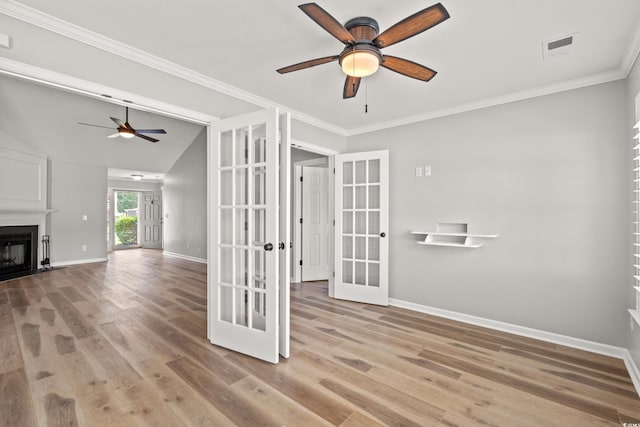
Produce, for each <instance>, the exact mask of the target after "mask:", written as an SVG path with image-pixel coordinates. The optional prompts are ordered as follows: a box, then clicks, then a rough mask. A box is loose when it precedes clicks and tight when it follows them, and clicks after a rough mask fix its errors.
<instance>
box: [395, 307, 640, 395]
mask: <svg viewBox="0 0 640 427" xmlns="http://www.w3.org/2000/svg"><path fill="white" fill-rule="evenodd" d="M389 305H392V306H394V307H400V308H406V309H407V310H412V311H418V312H420V313H426V314H431V315H433V316H438V317H444V318H446V319H451V320H457V321H459V322H464V323H469V324H472V325H476V326H482V327H485V328H489V329H494V330H498V331H502V332H508V333H510V334H514V335H520V336H523V337H528V338H534V339H538V340H542V341H547V342H551V343H554V344H560V345H564V346H567V347H572V348H577V349H579V350H585V351H590V352H592V353H597V354H602V355H604V356H610V357H615V358H617V359H622V360H623V361H624V363H625V366H626V367H627V371H628V372H629V376H630V377H631V380H632V381H633V385H634V386H635V388H636V392H637V393H638V396H640V370H638V367H637V366H636V364H635V363H634V361H633V358H632V357H631V353H629V350H627V349H626V348H622V347H616V346H613V345H609V344H602V343H597V342H593V341H588V340H583V339H581V338H574V337H569V336H566V335H560V334H555V333H553V332H547V331H541V330H538V329H533V328H527V327H525V326H518V325H513V324H511V323H505V322H499V321H497V320H491V319H485V318H484V317H477V316H471V315H469V314H463V313H458V312H455V311H449V310H443V309H440V308H434V307H429V306H426V305H420V304H415V303H412V302H407V301H402V300H398V299H392V298H389Z"/></svg>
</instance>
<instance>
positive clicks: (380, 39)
mask: <svg viewBox="0 0 640 427" xmlns="http://www.w3.org/2000/svg"><path fill="white" fill-rule="evenodd" d="M298 7H299V8H300V9H302V11H303V12H304V13H306V14H307V15H308V16H309V17H310V18H311V19H312V20H313V21H314V22H315V23H316V24H318V25H320V26H321V27H322V28H324V29H325V30H326V31H327V32H328V33H329V34H331V35H332V36H334V37H335V38H337V39H338V40H340V41H341V42H342V43H344V45H345V47H344V49H343V50H342V52H341V53H340V54H339V55H333V56H326V57H324V58H317V59H312V60H310V61H304V62H300V63H299V64H294V65H291V66H288V67H284V68H280V69H279V70H277V71H278V73H280V74H284V73H290V72H292V71H298V70H303V69H305V68H310V67H315V66H316V65H321V64H326V63H328V62H333V61H336V60H337V61H338V62H339V64H340V66H341V68H342V71H344V73H345V74H346V75H347V79H346V81H345V83H344V90H343V92H342V97H343V98H344V99H346V98H353V97H354V96H356V93H357V92H358V87H359V86H360V80H361V78H362V77H366V76H369V75H371V74H373V73H375V72H376V71H377V70H378V67H379V66H382V67H384V68H387V69H389V70H391V71H395V72H396V73H400V74H402V75H405V76H407V77H412V78H414V79H418V80H422V81H425V82H428V81H429V80H431V79H432V78H433V76H435V75H436V71H434V70H432V69H430V68H428V67H425V66H424V65H420V64H417V63H415V62H412V61H409V60H407V59H402V58H398V57H395V56H391V55H383V54H382V52H381V51H380V49H382V48H385V47H388V46H391V45H392V44H395V43H398V42H401V41H403V40H406V39H408V38H409V37H413V36H415V35H416V34H420V33H421V32H423V31H426V30H428V29H429V28H431V27H433V26H435V25H438V24H439V23H441V22H443V21H445V20H447V19H448V18H449V12H447V9H445V8H444V6H443V5H442V4H441V3H437V4H434V5H433V6H430V7H428V8H426V9H423V10H421V11H419V12H417V13H414V14H413V15H411V16H409V17H407V18H405V19H403V20H402V21H400V22H398V23H397V24H395V25H393V26H391V27H390V28H388V29H387V30H386V31H383V32H382V33H381V34H378V33H379V31H380V28H379V26H378V22H377V21H376V20H375V19H373V18H369V17H366V16H362V17H358V18H353V19H350V20H349V21H347V23H346V24H345V25H342V24H341V23H340V22H338V21H337V20H336V19H335V18H334V17H333V16H331V15H330V14H329V13H328V12H327V11H325V10H324V9H322V8H321V7H320V6H318V5H317V4H316V3H306V4H302V5H300V6H298Z"/></svg>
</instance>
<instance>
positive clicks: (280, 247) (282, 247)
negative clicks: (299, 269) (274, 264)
mask: <svg viewBox="0 0 640 427" xmlns="http://www.w3.org/2000/svg"><path fill="white" fill-rule="evenodd" d="M278 249H280V250H281V251H282V250H284V242H280V244H279V245H278Z"/></svg>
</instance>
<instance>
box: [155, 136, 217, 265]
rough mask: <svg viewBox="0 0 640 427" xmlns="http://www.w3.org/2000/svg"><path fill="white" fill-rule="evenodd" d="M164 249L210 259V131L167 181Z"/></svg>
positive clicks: (174, 169) (199, 139) (165, 183)
mask: <svg viewBox="0 0 640 427" xmlns="http://www.w3.org/2000/svg"><path fill="white" fill-rule="evenodd" d="M162 195H163V197H164V203H163V206H164V250H165V251H167V252H172V253H174V254H180V255H186V256H189V257H194V258H200V259H203V260H204V259H206V258H207V130H206V129H203V130H202V132H200V134H199V135H198V136H197V137H196V139H195V140H194V141H193V142H192V143H191V145H190V146H189V148H187V149H186V151H185V152H184V154H182V157H180V159H178V161H177V162H176V163H175V164H174V165H173V167H172V168H171V170H170V171H169V172H168V173H167V174H166V175H165V178H164V192H163V193H162Z"/></svg>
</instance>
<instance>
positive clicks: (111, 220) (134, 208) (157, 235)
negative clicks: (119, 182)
mask: <svg viewBox="0 0 640 427" xmlns="http://www.w3.org/2000/svg"><path fill="white" fill-rule="evenodd" d="M163 234H164V233H163V219H162V193H161V192H160V191H137V190H122V189H110V191H109V192H108V197H107V243H108V248H109V249H114V250H119V249H132V248H145V249H162V248H163Z"/></svg>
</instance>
